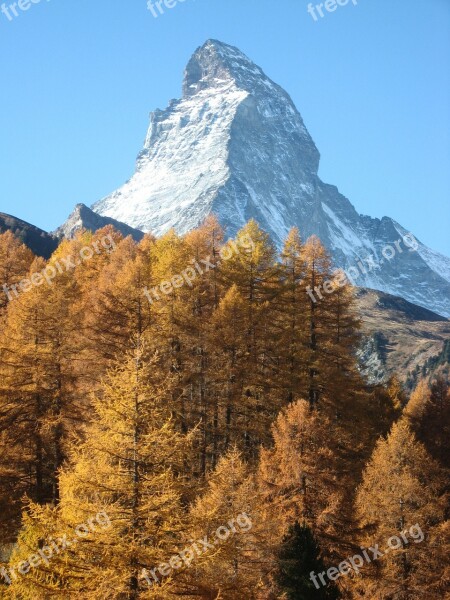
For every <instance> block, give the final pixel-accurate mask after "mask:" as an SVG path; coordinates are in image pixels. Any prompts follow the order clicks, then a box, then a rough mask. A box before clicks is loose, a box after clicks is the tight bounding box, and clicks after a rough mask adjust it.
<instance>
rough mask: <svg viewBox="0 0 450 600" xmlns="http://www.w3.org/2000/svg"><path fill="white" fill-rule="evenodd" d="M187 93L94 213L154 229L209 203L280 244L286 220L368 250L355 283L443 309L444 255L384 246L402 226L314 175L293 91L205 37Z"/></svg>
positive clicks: (335, 244)
mask: <svg viewBox="0 0 450 600" xmlns="http://www.w3.org/2000/svg"><path fill="white" fill-rule="evenodd" d="M182 90H183V93H182V97H181V98H180V99H178V100H172V101H171V102H170V103H169V105H168V107H167V108H166V109H164V110H159V109H158V110H155V111H154V112H153V113H152V114H151V122H150V126H149V129H148V132H147V136H146V139H145V143H144V147H143V149H142V150H141V152H140V153H139V155H138V158H137V162H136V170H135V173H134V174H133V175H132V177H131V178H130V179H129V180H128V181H127V182H126V183H125V184H124V185H123V186H122V187H121V188H119V189H118V190H116V191H115V192H113V193H112V194H110V195H109V196H107V197H105V198H103V199H101V200H99V201H98V202H96V203H95V204H94V205H93V206H92V209H93V211H94V212H97V213H98V214H100V215H102V216H105V217H110V218H114V219H116V220H118V221H121V222H124V223H127V224H128V225H129V226H131V227H134V228H136V229H140V230H142V231H151V232H152V233H153V234H154V235H157V236H158V235H161V234H163V233H165V232H166V231H168V230H169V229H170V228H172V227H173V228H175V230H176V231H177V232H178V233H180V234H183V233H186V232H187V231H189V230H191V229H193V228H195V227H196V226H198V225H199V224H200V223H201V222H202V221H203V220H204V218H205V217H206V216H207V215H209V214H211V213H214V214H216V215H217V216H218V217H219V220H220V222H221V223H222V225H223V226H224V227H225V228H226V231H227V234H228V235H230V236H233V235H235V233H236V232H237V230H238V229H239V228H240V227H242V226H243V225H244V224H245V222H247V221H248V220H249V219H250V218H255V219H256V221H257V222H258V223H259V225H260V226H261V227H262V228H263V229H264V230H265V231H267V232H268V233H269V234H270V235H271V237H272V239H273V240H274V242H275V244H276V245H277V247H278V248H280V247H281V245H282V243H283V239H284V238H285V236H286V234H287V233H288V231H289V229H290V228H291V227H292V226H297V227H298V228H299V230H300V233H301V236H302V238H303V239H306V238H308V237H309V236H310V235H313V234H314V235H317V236H318V237H319V238H320V239H321V240H322V242H323V243H324V244H325V246H326V247H327V249H328V250H329V251H330V253H331V255H332V257H333V261H334V264H335V265H336V266H338V267H341V268H344V269H351V268H352V267H353V268H354V267H355V265H357V264H358V263H360V262H364V260H366V259H367V258H369V257H372V258H371V260H372V262H374V263H376V265H377V267H376V268H375V269H372V270H367V269H366V271H365V272H364V271H361V272H360V274H359V279H358V281H357V285H359V286H361V287H368V288H374V289H378V290H380V291H383V292H386V293H390V294H393V295H396V296H401V297H404V298H406V299H407V300H409V301H410V302H413V303H415V304H418V305H420V306H423V307H429V308H431V309H432V310H434V311H435V312H438V313H439V314H442V315H444V316H450V258H448V257H445V256H443V255H442V254H439V253H437V252H434V251H433V250H431V249H430V248H428V247H426V246H425V245H424V244H422V243H421V242H420V241H419V240H417V250H416V251H415V252H414V253H411V252H407V251H403V250H404V249H403V250H402V251H401V252H400V251H397V252H395V256H394V258H393V259H389V260H386V259H385V257H384V256H383V253H384V249H385V248H387V247H391V246H394V248H395V243H396V242H398V241H399V240H401V239H402V238H403V237H404V236H405V235H407V234H409V232H407V230H405V229H404V228H403V227H402V226H401V225H400V224H399V223H397V222H396V221H394V220H393V219H391V218H389V217H383V218H382V219H374V218H372V217H370V216H367V215H360V214H359V213H358V212H357V211H356V209H355V207H354V206H353V205H352V204H351V202H350V201H349V200H348V199H347V198H346V197H345V196H343V195H342V194H341V193H340V192H339V190H338V188H337V187H336V186H334V185H331V184H328V183H324V182H323V181H322V180H321V179H320V178H319V176H318V168H319V161H320V153H319V151H318V149H317V147H316V145H315V143H314V141H313V140H312V138H311V136H310V134H309V132H308V130H307V128H306V126H305V124H304V122H303V119H302V117H301V115H300V113H299V112H298V110H297V108H296V107H295V105H294V103H293V102H292V99H291V98H290V96H289V94H288V93H287V92H285V91H284V90H283V89H282V88H281V87H280V86H279V85H277V84H276V83H274V82H273V81H272V80H271V79H270V78H269V77H267V76H266V75H265V74H264V72H263V71H262V69H261V68H260V67H258V66H257V65H255V64H254V63H253V62H252V61H251V60H250V59H249V58H248V57H247V56H245V55H244V54H243V53H242V52H240V50H239V49H237V48H235V47H233V46H229V45H227V44H224V43H222V42H219V41H217V40H208V41H207V42H206V43H205V44H204V45H203V46H201V47H200V48H198V49H197V50H196V51H195V52H194V54H193V56H192V57H191V59H190V60H189V62H188V63H187V67H186V70H185V73H184V80H183V86H182Z"/></svg>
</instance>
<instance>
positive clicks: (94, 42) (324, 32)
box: [0, 0, 450, 255]
mask: <svg viewBox="0 0 450 600" xmlns="http://www.w3.org/2000/svg"><path fill="white" fill-rule="evenodd" d="M12 1H13V0H6V3H5V4H6V6H8V5H9V4H11V3H12ZM22 1H24V0H22ZM34 1H35V3H34V4H31V5H30V8H29V10H27V11H26V12H22V11H20V10H19V9H16V10H17V12H18V16H17V17H14V16H12V20H11V21H9V20H8V18H7V17H6V15H5V14H3V13H0V51H1V56H2V60H1V61H0V89H1V110H0V211H3V212H7V213H10V214H13V215H15V216H18V217H20V218H22V219H25V220H27V221H30V222H32V223H34V224H36V225H38V226H40V227H42V228H44V229H47V230H52V229H54V228H56V227H57V226H58V225H59V224H61V223H62V222H63V221H64V220H65V219H66V217H67V216H68V214H69V213H70V212H71V211H72V209H73V207H74V205H75V204H76V203H78V202H83V203H85V204H87V205H90V204H92V203H93V202H95V201H96V200H98V199H100V198H101V197H103V196H105V195H107V194H108V193H110V192H111V191H113V190H114V189H115V188H116V187H118V186H119V185H121V184H122V183H123V182H124V181H125V180H127V179H128V178H129V177H130V175H131V174H132V172H133V168H134V161H135V157H136V155H137V153H138V151H139V150H140V148H141V146H142V143H143V140H144V137H145V133H146V129H147V126H148V116H149V112H150V111H151V110H154V109H155V108H164V107H165V106H166V105H167V103H168V101H169V100H170V99H171V98H176V97H179V96H180V88H181V81H182V73H183V69H184V66H185V65H186V63H187V61H188V59H189V57H190V55H191V54H192V52H193V51H194V50H195V48H196V47H198V46H200V45H201V44H203V42H204V41H205V40H206V39H208V38H217V39H219V40H222V41H224V42H227V43H230V44H233V45H236V46H238V47H239V48H240V49H241V50H243V51H244V52H245V53H246V54H247V55H249V56H250V57H251V58H252V59H253V60H254V61H255V62H256V63H257V64H259V65H260V66H261V67H262V68H263V69H264V70H265V72H266V73H267V74H268V75H269V76H270V77H271V78H272V79H274V80H275V81H276V82H277V83H279V84H280V85H282V86H283V87H284V88H285V89H286V90H287V91H288V92H289V93H290V94H291V96H292V98H293V100H294V102H295V103H296V105H297V107H298V108H299V110H300V112H301V113H302V116H303V119H304V121H305V123H306V126H307V127H308V129H309V131H310V133H311V135H312V136H313V138H314V140H315V142H316V144H317V146H318V148H319V150H320V152H321V155H322V160H321V167H320V175H321V177H322V179H324V180H325V181H326V182H328V183H332V184H335V185H337V186H338V187H339V189H340V191H341V192H342V193H343V194H345V195H346V196H347V197H348V198H349V199H350V200H351V201H352V202H353V204H354V205H355V206H356V209H357V210H358V211H359V212H361V213H365V214H370V215H371V216H374V217H382V216H383V215H389V216H391V217H393V218H394V219H396V220H398V221H399V222H400V223H401V224H402V225H403V226H404V227H406V228H407V229H409V230H411V231H412V232H413V233H414V234H415V235H416V236H417V237H419V238H420V239H421V240H422V241H423V242H425V243H427V244H428V245H430V246H431V247H432V248H434V249H436V250H440V251H441V252H444V253H446V254H447V255H450V236H449V234H448V231H449V225H450V169H449V166H450V64H449V63H450V41H449V40H450V36H449V31H450V1H449V0H395V2H394V1H393V0H358V1H357V4H356V6H354V4H353V3H352V1H351V0H350V3H349V4H348V5H347V6H342V7H338V8H337V10H336V11H335V12H333V13H327V12H325V16H324V17H323V18H318V20H317V21H314V20H313V18H312V17H311V16H310V15H309V14H308V12H307V4H308V2H306V1H305V0H273V1H272V0H185V1H184V2H183V3H181V2H179V3H178V4H176V5H175V6H174V7H173V8H172V9H170V10H169V9H166V10H165V13H164V14H163V15H160V16H159V17H158V18H154V17H153V16H152V13H151V12H150V11H149V10H148V9H147V7H146V0H127V1H125V0H76V1H75V0H50V1H47V0H41V1H40V2H36V0H34ZM355 2H356V0H355ZM318 3H319V2H318V1H317V0H315V1H314V2H313V4H314V5H315V4H318ZM0 4H1V2H0ZM10 16H11V13H10Z"/></svg>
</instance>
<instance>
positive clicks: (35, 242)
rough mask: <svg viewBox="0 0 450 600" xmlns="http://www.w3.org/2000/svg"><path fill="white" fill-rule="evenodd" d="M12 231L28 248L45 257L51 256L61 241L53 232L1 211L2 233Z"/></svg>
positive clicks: (0, 231)
mask: <svg viewBox="0 0 450 600" xmlns="http://www.w3.org/2000/svg"><path fill="white" fill-rule="evenodd" d="M6 231H11V232H12V233H13V234H14V235H15V236H16V237H17V238H19V239H20V240H21V241H22V242H23V243H24V244H25V245H26V246H28V248H29V249H30V250H31V251H32V252H34V254H36V256H42V257H43V258H50V256H51V255H52V254H53V252H54V251H55V250H56V248H57V247H58V243H59V241H58V240H57V238H56V237H54V236H53V235H52V234H50V233H47V232H46V231H44V230H42V229H39V227H36V226H35V225H31V224H30V223H27V222H26V221H22V220H21V219H17V218H16V217H13V216H11V215H7V214H5V213H0V233H5V232H6Z"/></svg>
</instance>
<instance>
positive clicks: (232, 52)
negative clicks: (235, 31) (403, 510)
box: [183, 40, 281, 97]
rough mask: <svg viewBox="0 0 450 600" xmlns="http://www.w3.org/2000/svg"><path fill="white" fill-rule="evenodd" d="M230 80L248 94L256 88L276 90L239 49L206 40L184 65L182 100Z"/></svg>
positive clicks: (216, 41)
mask: <svg viewBox="0 0 450 600" xmlns="http://www.w3.org/2000/svg"><path fill="white" fill-rule="evenodd" d="M231 80H233V81H234V82H235V83H236V84H237V85H238V87H240V88H242V89H246V90H247V91H251V89H252V88H254V87H256V86H259V85H268V86H275V87H277V88H279V86H277V85H276V84H275V83H274V82H273V81H271V80H270V79H269V78H268V77H267V76H266V75H265V74H264V72H263V71H262V69H260V67H258V66H257V65H255V63H253V62H252V61H251V60H250V59H249V58H248V57H247V56H246V55H245V54H244V53H243V52H241V51H240V50H239V49H238V48H235V47H234V46H229V45H228V44H224V43H223V42H219V41H218V40H208V41H207V42H205V44H203V46H201V47H200V48H198V49H197V50H196V51H195V52H194V54H193V56H192V57H191V59H190V61H189V62H188V64H187V67H186V70H185V72H184V82H183V97H187V96H193V95H195V94H196V93H197V92H199V91H200V90H203V89H206V88H208V87H217V86H220V84H221V83H223V82H225V81H231ZM279 89H280V90H281V88H279Z"/></svg>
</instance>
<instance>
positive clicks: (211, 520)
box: [184, 449, 262, 600]
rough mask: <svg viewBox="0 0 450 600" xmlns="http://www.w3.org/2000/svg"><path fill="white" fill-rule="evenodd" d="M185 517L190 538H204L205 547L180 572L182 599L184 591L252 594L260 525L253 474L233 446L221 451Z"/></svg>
mask: <svg viewBox="0 0 450 600" xmlns="http://www.w3.org/2000/svg"><path fill="white" fill-rule="evenodd" d="M190 520H191V527H190V534H191V536H192V538H193V539H194V540H199V539H206V537H205V536H207V539H208V541H209V546H210V547H209V549H208V550H207V551H205V552H204V553H203V555H201V556H199V557H198V558H196V560H195V562H194V563H193V564H192V566H191V569H190V570H189V571H188V572H187V573H186V578H185V581H184V585H185V592H186V593H187V595H188V597H189V593H190V594H192V597H196V596H197V595H200V596H203V597H208V598H223V599H224V600H235V599H236V600H238V599H242V600H244V599H245V600H250V599H252V598H256V597H257V596H256V593H257V590H258V588H260V585H261V581H260V577H261V576H260V571H261V567H262V565H261V557H260V553H259V552H258V549H257V544H258V542H259V541H260V537H259V536H260V532H261V529H262V523H261V522H260V521H259V512H258V499H257V495H256V488H255V483H254V480H253V477H252V476H251V472H250V469H249V467H248V465H247V464H246V463H245V461H244V460H243V457H242V454H241V453H240V452H238V451H237V450H236V449H231V450H230V451H229V452H227V453H226V454H225V455H224V456H223V457H222V458H221V459H220V460H219V462H218V464H217V466H216V469H215V470H214V471H212V472H211V473H210V474H209V475H208V477H207V487H206V490H205V492H204V493H203V494H202V495H201V496H200V497H199V498H198V500H197V501H196V503H195V504H194V506H193V507H192V509H191V512H190ZM196 588H197V589H196Z"/></svg>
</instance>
